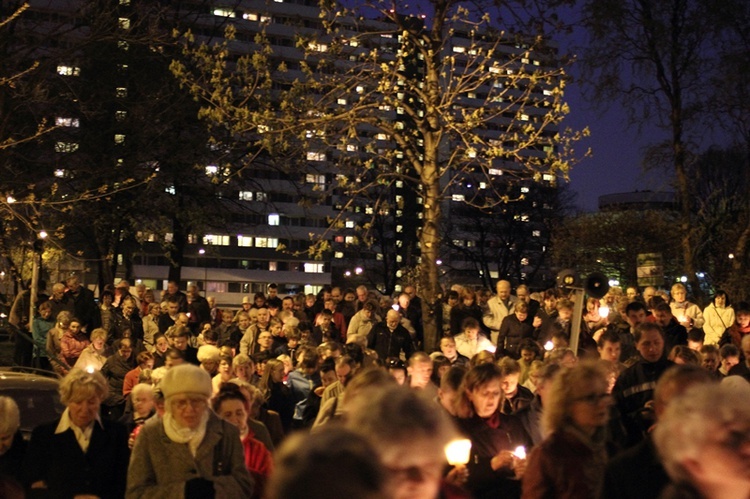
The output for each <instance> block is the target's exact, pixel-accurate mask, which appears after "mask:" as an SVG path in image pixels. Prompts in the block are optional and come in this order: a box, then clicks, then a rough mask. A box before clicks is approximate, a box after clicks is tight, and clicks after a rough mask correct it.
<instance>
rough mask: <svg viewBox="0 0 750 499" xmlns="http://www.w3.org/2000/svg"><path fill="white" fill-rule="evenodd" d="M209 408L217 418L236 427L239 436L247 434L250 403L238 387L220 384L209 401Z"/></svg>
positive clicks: (231, 384)
mask: <svg viewBox="0 0 750 499" xmlns="http://www.w3.org/2000/svg"><path fill="white" fill-rule="evenodd" d="M211 407H212V408H213V410H214V412H215V413H216V415H217V416H219V417H220V418H221V419H223V420H224V421H227V422H228V423H230V424H231V425H232V426H234V427H236V428H237V429H238V430H239V431H240V434H241V435H244V434H245V433H247V418H248V415H249V414H250V402H249V400H248V399H247V398H246V397H245V395H243V393H242V389H241V388H240V386H239V385H236V384H234V383H222V384H221V385H220V387H219V393H218V394H217V395H216V396H215V397H214V398H213V399H212V400H211Z"/></svg>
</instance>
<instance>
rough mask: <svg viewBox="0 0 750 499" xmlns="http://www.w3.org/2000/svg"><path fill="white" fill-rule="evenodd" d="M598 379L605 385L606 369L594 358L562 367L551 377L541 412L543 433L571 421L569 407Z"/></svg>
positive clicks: (547, 432)
mask: <svg viewBox="0 0 750 499" xmlns="http://www.w3.org/2000/svg"><path fill="white" fill-rule="evenodd" d="M596 380H600V381H601V382H602V384H603V386H605V387H606V386H607V385H608V382H607V370H606V368H605V367H604V366H603V365H602V364H600V363H599V362H598V361H596V360H591V361H585V362H580V363H578V364H576V365H575V366H573V367H571V368H570V369H563V370H562V371H560V372H559V373H558V374H557V376H555V377H554V378H553V379H552V385H551V387H550V390H549V393H548V395H547V399H545V401H544V412H543V413H542V429H543V430H544V433H545V435H548V434H550V433H554V432H555V431H557V430H559V429H561V428H562V427H564V426H565V425H566V424H569V423H570V422H571V407H572V406H573V404H574V403H575V401H576V400H575V399H576V398H577V397H578V396H579V394H580V392H582V391H583V390H585V389H586V387H588V386H591V385H592V383H593V382H595V381H596Z"/></svg>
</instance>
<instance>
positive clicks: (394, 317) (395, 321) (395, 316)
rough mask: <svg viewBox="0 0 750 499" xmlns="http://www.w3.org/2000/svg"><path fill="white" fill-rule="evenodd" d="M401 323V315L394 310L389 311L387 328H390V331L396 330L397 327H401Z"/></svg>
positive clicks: (386, 322)
mask: <svg viewBox="0 0 750 499" xmlns="http://www.w3.org/2000/svg"><path fill="white" fill-rule="evenodd" d="M399 322H401V314H399V313H398V312H396V311H395V310H393V309H390V310H388V313H386V314H385V324H386V326H388V329H390V330H394V329H396V327H397V326H398V325H399Z"/></svg>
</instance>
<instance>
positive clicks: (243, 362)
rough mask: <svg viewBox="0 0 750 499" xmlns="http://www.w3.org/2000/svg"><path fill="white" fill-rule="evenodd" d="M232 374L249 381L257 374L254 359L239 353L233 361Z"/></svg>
mask: <svg viewBox="0 0 750 499" xmlns="http://www.w3.org/2000/svg"><path fill="white" fill-rule="evenodd" d="M232 372H233V373H234V375H235V376H237V377H238V378H240V379H243V380H249V379H250V377H251V376H252V375H253V373H254V372H255V365H254V364H253V359H252V358H250V357H249V356H247V355H245V354H244V353H238V354H237V355H235V356H234V358H233V359H232Z"/></svg>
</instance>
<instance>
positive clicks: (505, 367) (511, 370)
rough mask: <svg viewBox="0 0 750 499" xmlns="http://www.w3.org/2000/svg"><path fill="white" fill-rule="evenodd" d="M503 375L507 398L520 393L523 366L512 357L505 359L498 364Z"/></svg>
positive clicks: (503, 385)
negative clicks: (519, 384) (519, 386)
mask: <svg viewBox="0 0 750 499" xmlns="http://www.w3.org/2000/svg"><path fill="white" fill-rule="evenodd" d="M498 365H499V366H500V370H501V371H502V373H503V381H502V387H503V394H505V398H511V397H513V396H515V395H516V392H517V391H518V380H519V378H520V377H521V365H520V364H519V363H518V361H517V360H514V359H513V358H512V357H503V358H502V359H500V361H499V362H498Z"/></svg>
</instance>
